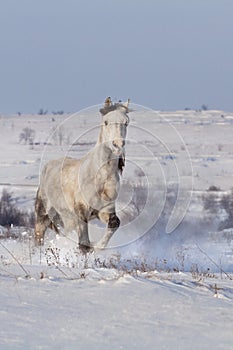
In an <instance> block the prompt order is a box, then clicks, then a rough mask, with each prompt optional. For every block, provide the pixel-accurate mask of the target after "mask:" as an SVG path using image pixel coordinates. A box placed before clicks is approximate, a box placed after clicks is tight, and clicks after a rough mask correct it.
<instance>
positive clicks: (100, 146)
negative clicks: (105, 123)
mask: <svg viewBox="0 0 233 350" xmlns="http://www.w3.org/2000/svg"><path fill="white" fill-rule="evenodd" d="M101 131H102V130H100V133H99V137H98V140H97V142H96V145H95V147H94V149H93V152H94V154H95V159H96V161H97V162H98V164H99V165H100V166H101V164H104V165H108V167H109V169H111V171H115V170H116V171H118V163H119V156H116V155H114V154H113V152H112V150H111V148H110V147H108V146H107V143H105V142H104V141H103V137H102V132H101ZM105 168H106V166H105Z"/></svg>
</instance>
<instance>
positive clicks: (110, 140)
mask: <svg viewBox="0 0 233 350" xmlns="http://www.w3.org/2000/svg"><path fill="white" fill-rule="evenodd" d="M128 112H129V99H128V101H127V102H125V103H122V102H117V103H114V104H113V103H112V101H111V98H110V97H108V98H107V99H106V100H105V104H104V106H103V108H101V109H100V113H101V114H102V123H101V134H100V142H101V143H105V144H106V145H107V147H109V148H110V149H111V151H112V152H113V154H115V155H116V156H119V157H123V158H122V159H123V160H124V154H125V151H124V146H125V138H126V132H127V126H128V124H129V117H128Z"/></svg>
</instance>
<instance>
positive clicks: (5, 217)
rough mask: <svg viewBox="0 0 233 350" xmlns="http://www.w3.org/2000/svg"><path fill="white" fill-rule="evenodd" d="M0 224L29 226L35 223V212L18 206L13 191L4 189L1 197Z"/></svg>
mask: <svg viewBox="0 0 233 350" xmlns="http://www.w3.org/2000/svg"><path fill="white" fill-rule="evenodd" d="M0 225H1V226H11V225H14V226H29V227H31V226H33V225H34V213H27V212H24V211H21V210H20V209H19V208H17V206H16V203H15V200H14V199H13V197H12V193H11V192H8V191H7V190H6V189H4V190H3V191H2V196H1V199H0Z"/></svg>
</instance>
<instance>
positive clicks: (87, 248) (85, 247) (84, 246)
mask: <svg viewBox="0 0 233 350" xmlns="http://www.w3.org/2000/svg"><path fill="white" fill-rule="evenodd" d="M79 249H80V250H81V252H82V253H83V254H86V253H91V252H93V247H91V246H90V245H88V244H81V243H79Z"/></svg>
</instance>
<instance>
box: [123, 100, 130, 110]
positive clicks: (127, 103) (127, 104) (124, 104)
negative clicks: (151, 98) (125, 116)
mask: <svg viewBox="0 0 233 350" xmlns="http://www.w3.org/2000/svg"><path fill="white" fill-rule="evenodd" d="M129 103H130V99H129V98H128V100H127V101H126V102H125V103H123V106H124V107H125V108H127V109H128V108H129Z"/></svg>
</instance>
